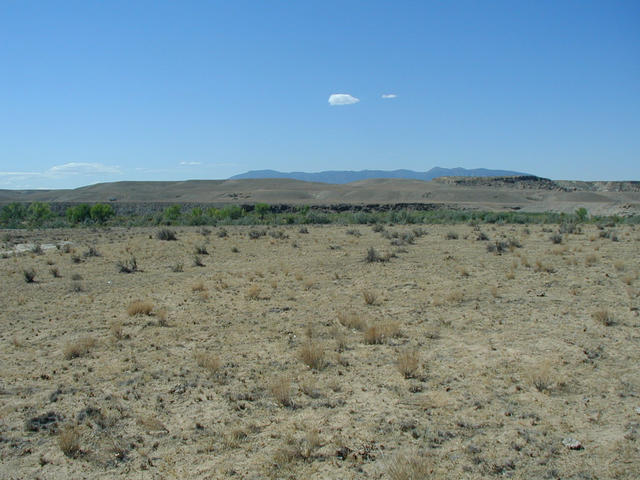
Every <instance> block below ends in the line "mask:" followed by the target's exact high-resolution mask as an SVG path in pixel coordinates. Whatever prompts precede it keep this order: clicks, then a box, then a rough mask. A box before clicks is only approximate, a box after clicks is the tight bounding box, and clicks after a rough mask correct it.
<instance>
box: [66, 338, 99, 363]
mask: <svg viewBox="0 0 640 480" xmlns="http://www.w3.org/2000/svg"><path fill="white" fill-rule="evenodd" d="M95 344H96V339H95V338H93V337H88V336H87V337H80V338H79V339H77V340H76V341H74V342H69V343H67V344H66V345H65V347H64V351H63V353H64V358H65V359H66V360H71V359H72V358H77V357H82V356H83V355H86V354H87V353H89V352H90V351H91V349H92V348H93V346H94V345H95Z"/></svg>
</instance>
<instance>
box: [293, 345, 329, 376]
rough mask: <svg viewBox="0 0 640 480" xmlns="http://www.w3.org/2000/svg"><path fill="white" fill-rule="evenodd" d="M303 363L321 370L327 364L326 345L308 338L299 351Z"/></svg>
mask: <svg viewBox="0 0 640 480" xmlns="http://www.w3.org/2000/svg"><path fill="white" fill-rule="evenodd" d="M298 355H299V357H300V360H302V363H304V364H305V365H307V366H308V367H309V368H312V369H314V370H320V369H322V368H323V367H324V366H325V352H324V346H323V345H322V344H320V343H319V342H315V341H313V340H308V341H306V342H304V343H303V344H302V346H301V347H300V350H299V352H298Z"/></svg>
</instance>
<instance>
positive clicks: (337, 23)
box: [0, 0, 640, 188]
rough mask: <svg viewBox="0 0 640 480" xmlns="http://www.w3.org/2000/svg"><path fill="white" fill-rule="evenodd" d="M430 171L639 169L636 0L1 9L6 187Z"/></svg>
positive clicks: (617, 173)
mask: <svg viewBox="0 0 640 480" xmlns="http://www.w3.org/2000/svg"><path fill="white" fill-rule="evenodd" d="M332 94H348V95H351V96H353V97H355V98H357V99H359V102H357V103H353V104H349V105H340V106H331V105H330V104H329V102H328V100H329V97H330V95H332ZM383 94H394V95H396V97H395V98H382V95H383ZM436 165H437V166H442V167H465V168H474V167H486V168H501V169H510V170H517V171H524V172H529V173H534V174H537V175H540V176H545V177H550V178H555V179H585V180H596V179H611V180H613V179H627V180H640V2H638V1H630V2H620V1H601V2H593V1H571V2H569V1H558V0H554V1H535V2H530V1H513V0H510V1H500V2H497V1H427V0H424V1H421V0H416V1H393V2H392V1H388V2H380V1H373V0H367V1H361V2H353V1H351V2H349V1H344V2H343V1H340V2H331V1H327V0H322V1H320V0H318V1H305V0H300V1H272V0H270V1H265V2H263V1H237V0H234V1H228V2H214V1H208V2H205V1H202V2H195V1H159V0H154V1H135V0H126V1H115V0H108V1H90V0H81V1H54V0H46V1H30V0H22V1H19V0H12V1H9V0H0V188H47V187H52V188H63V187H77V186H81V185H87V184H91V183H96V182H101V181H114V180H170V179H189V178H227V177H229V176H231V175H234V174H236V173H241V172H244V171H247V170H255V169H266V168H272V169H276V170H283V171H291V170H301V171H321V170H331V169H339V170H343V169H348V170H360V169H383V170H391V169H396V168H408V169H413V170H419V171H425V170H428V169H430V168H431V167H433V166H436Z"/></svg>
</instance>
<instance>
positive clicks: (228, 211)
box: [220, 205, 244, 220]
mask: <svg viewBox="0 0 640 480" xmlns="http://www.w3.org/2000/svg"><path fill="white" fill-rule="evenodd" d="M243 215H244V209H243V208H242V207H240V206H238V205H227V206H225V207H222V208H221V209H220V218H230V219H231V220H237V219H238V218H240V217H242V216H243Z"/></svg>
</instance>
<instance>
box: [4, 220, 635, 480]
mask: <svg viewBox="0 0 640 480" xmlns="http://www.w3.org/2000/svg"><path fill="white" fill-rule="evenodd" d="M557 228H558V227H557V226H544V227H543V226H539V225H532V226H528V227H527V226H520V225H518V226H510V225H507V226H491V225H481V226H480V227H479V228H478V227H476V228H474V227H472V226H469V225H456V226H422V227H419V226H417V227H413V226H399V225H397V226H386V227H385V228H384V230H382V231H377V232H376V231H374V229H373V228H372V227H371V226H357V227H354V226H308V227H307V229H308V231H307V232H305V231H304V230H302V231H301V230H300V227H298V226H292V227H286V228H284V227H277V228H276V227H270V228H266V227H227V228H226V230H224V229H222V228H210V229H209V230H205V231H203V230H202V229H201V228H197V227H193V228H177V229H175V230H176V235H177V240H175V241H164V240H160V239H158V238H156V233H157V232H158V230H159V229H124V228H123V229H115V228H113V229H109V230H93V231H92V230H89V229H78V230H64V231H60V230H49V231H33V232H27V231H20V232H15V231H14V232H6V231H5V232H0V234H3V238H4V242H5V245H4V247H3V249H4V250H5V253H4V254H3V255H2V257H3V258H1V259H0V282H1V288H0V321H1V325H2V328H1V330H0V345H1V348H0V366H1V368H2V374H1V377H0V478H2V479H18V478H20V479H23V478H42V479H76V478H78V479H79V478H115V477H118V478H127V479H156V478H157V479H161V478H162V479H163V478H178V479H187V478H198V479H200V478H202V479H216V478H238V479H260V478H295V479H297V478H300V479H302V478H320V479H333V478H335V479H338V478H339V479H355V478H358V479H360V478H372V479H376V478H380V479H383V478H385V479H386V478H389V479H392V480H405V479H406V480H408V479H416V478H436V479H445V478H469V479H475V478H497V477H509V478H522V479H534V478H548V479H556V478H558V479H560V478H562V479H605V478H625V479H627V478H628V479H632V478H633V479H636V478H639V477H640V451H639V450H640V449H639V446H640V441H639V439H638V437H639V436H640V368H639V365H640V362H639V360H640V328H639V327H640V318H639V317H638V308H639V307H640V296H639V292H640V280H639V279H638V275H639V273H638V272H639V271H640V231H638V229H637V228H636V229H634V227H631V226H626V227H616V228H615V231H612V229H604V230H599V229H598V228H597V227H595V226H583V227H582V232H580V233H564V234H562V235H561V238H560V243H554V242H553V241H552V239H551V237H552V236H553V235H554V233H555V232H556V230H557ZM223 231H224V232H226V236H222V235H224V233H222V232H223ZM482 234H484V237H488V238H489V240H482V239H480V238H483V235H482ZM251 237H255V238H251ZM456 237H457V238H456ZM555 240H558V238H557V237H556V238H555ZM65 241H67V242H71V243H70V244H69V245H63V244H62V242H65ZM496 242H498V243H496ZM499 242H503V243H499ZM17 243H34V244H54V245H59V248H49V249H45V250H43V251H42V252H41V253H38V252H26V253H19V254H15V255H14V254H11V253H8V252H9V251H10V250H12V249H13V248H14V244H17ZM518 245H520V247H518ZM90 247H92V249H91V250H90ZM488 247H489V248H492V249H494V250H496V249H498V250H502V249H504V251H503V252H498V251H494V252H490V251H489V248H488ZM372 248H373V250H372ZM196 250H199V251H200V253H199V254H198V258H197V259H196V258H195V252H196ZM205 251H206V253H205ZM367 256H368V258H369V260H373V261H366V260H365V259H366V258H367ZM132 258H135V260H136V263H135V265H134V264H133V262H132ZM196 260H197V261H198V263H200V264H201V265H200V266H198V265H196V264H195V263H196ZM378 260H380V261H378ZM136 267H137V270H136ZM30 269H33V272H29V270H30ZM123 269H129V270H134V271H133V272H131V273H123V272H121V270H123ZM30 273H33V274H34V275H35V276H34V277H33V280H34V281H32V282H27V276H30V275H28V274H30ZM136 301H138V303H135V302H136Z"/></svg>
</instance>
